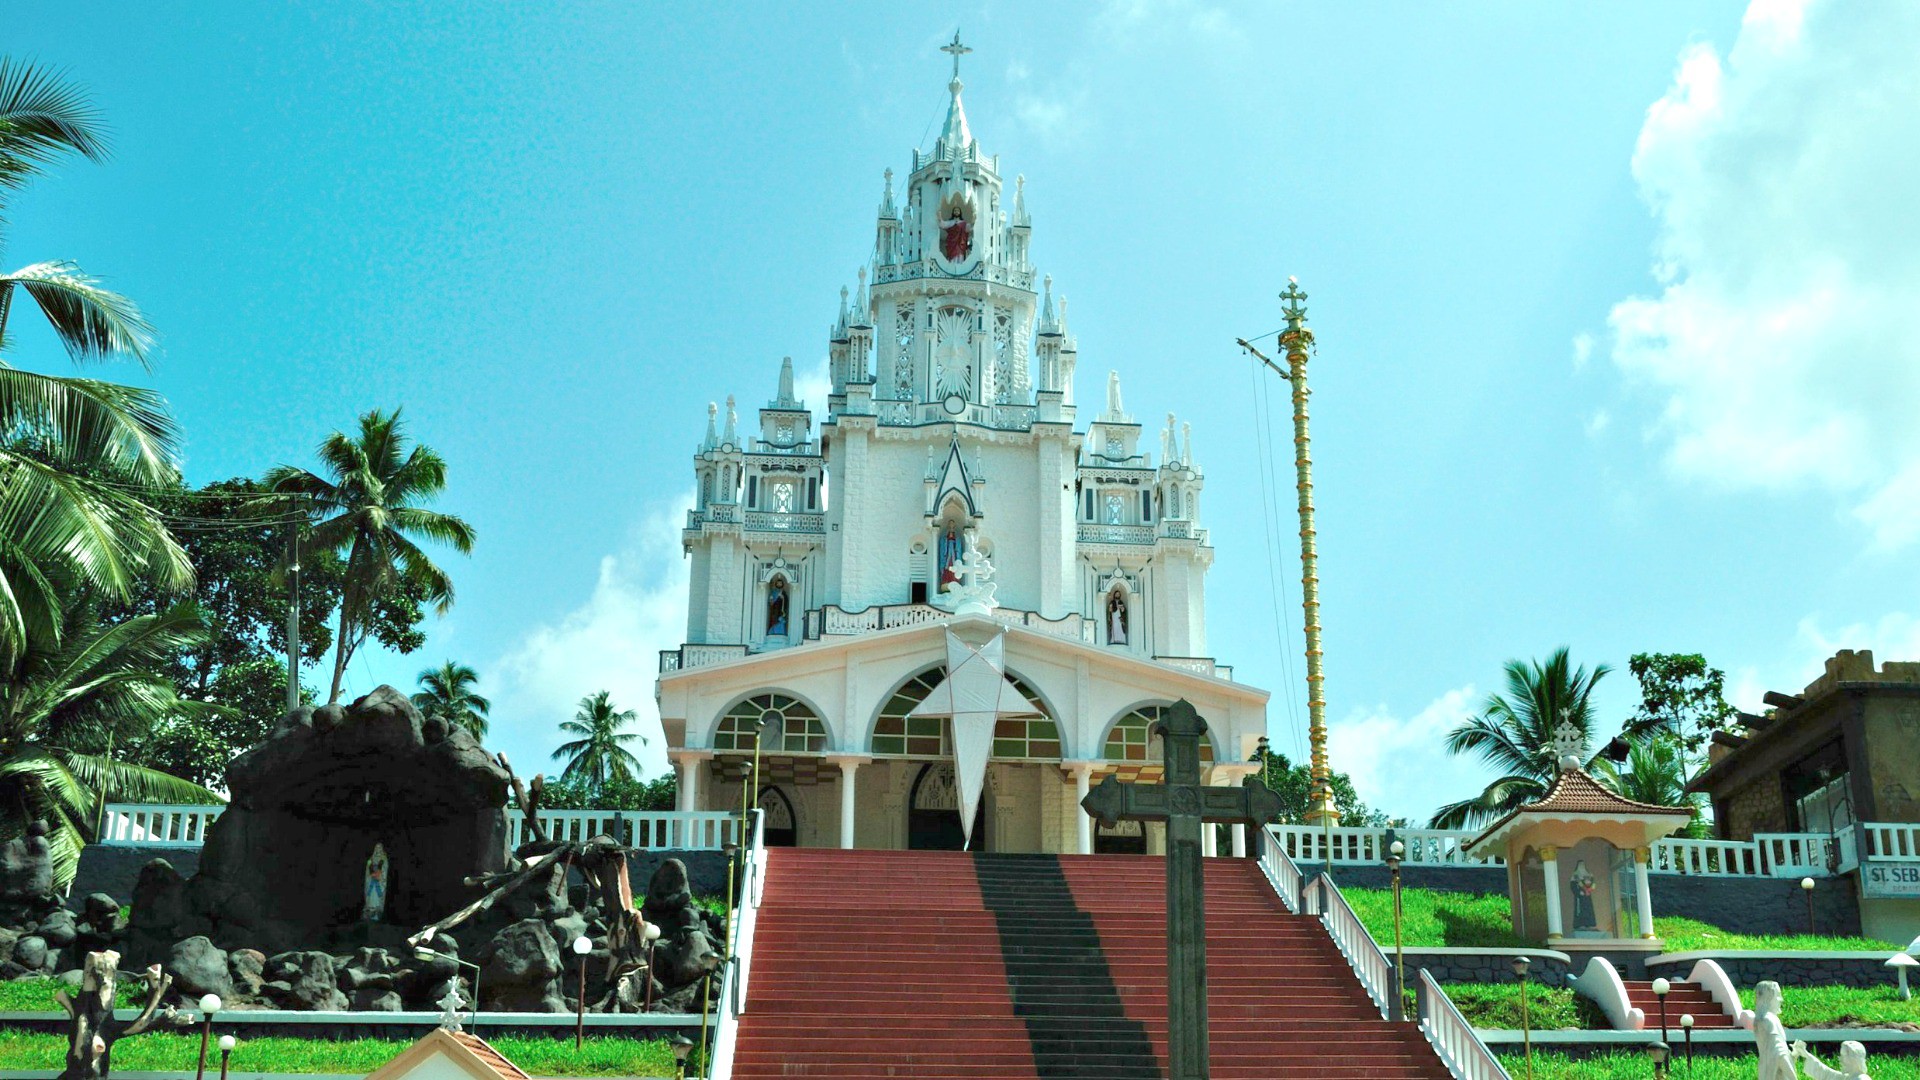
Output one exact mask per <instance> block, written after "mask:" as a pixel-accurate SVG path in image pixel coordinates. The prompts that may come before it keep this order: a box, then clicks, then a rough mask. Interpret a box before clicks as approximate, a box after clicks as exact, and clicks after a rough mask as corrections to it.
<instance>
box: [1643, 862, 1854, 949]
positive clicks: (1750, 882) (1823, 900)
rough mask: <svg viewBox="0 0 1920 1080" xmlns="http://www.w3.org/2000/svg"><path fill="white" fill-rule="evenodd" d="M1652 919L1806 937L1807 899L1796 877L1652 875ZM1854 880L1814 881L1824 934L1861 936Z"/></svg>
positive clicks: (1817, 916) (1819, 926)
mask: <svg viewBox="0 0 1920 1080" xmlns="http://www.w3.org/2000/svg"><path fill="white" fill-rule="evenodd" d="M1647 880H1648V882H1649V883H1650V884H1651V885H1652V886H1653V914H1654V916H1655V917H1656V918H1657V917H1659V916H1661V915H1681V916H1684V917H1686V918H1689V919H1699V920H1700V921H1701V922H1706V923H1712V924H1713V925H1715V926H1717V927H1719V928H1721V929H1722V930H1731V931H1733V932H1734V933H1737V934H1804V933H1806V932H1807V897H1806V894H1805V892H1804V891H1803V890H1802V889H1801V888H1800V879H1799V878H1761V877H1704V876H1702V877H1696V876H1692V875H1688V874H1650V875H1648V878H1647ZM1853 881H1854V879H1853V878H1852V877H1842V878H1815V879H1814V882H1815V884H1814V889H1813V921H1814V926H1815V927H1816V929H1817V932H1819V933H1822V934H1838V935H1847V936H1852V935H1857V934H1859V933H1860V899H1859V896H1858V894H1857V893H1856V892H1855V891H1854V885H1853Z"/></svg>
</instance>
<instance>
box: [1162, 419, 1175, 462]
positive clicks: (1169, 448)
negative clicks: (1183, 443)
mask: <svg viewBox="0 0 1920 1080" xmlns="http://www.w3.org/2000/svg"><path fill="white" fill-rule="evenodd" d="M1173 462H1174V453H1173V414H1172V413H1168V414H1167V427H1166V430H1164V431H1162V432H1161V433H1160V464H1162V465H1172V464H1173Z"/></svg>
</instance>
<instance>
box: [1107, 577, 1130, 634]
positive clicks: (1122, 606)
mask: <svg viewBox="0 0 1920 1080" xmlns="http://www.w3.org/2000/svg"><path fill="white" fill-rule="evenodd" d="M1126 643H1127V596H1126V594H1125V593H1123V592H1121V591H1120V590H1119V589H1115V590H1113V591H1112V592H1111V593H1108V594H1107V644H1109V645H1125V644H1126Z"/></svg>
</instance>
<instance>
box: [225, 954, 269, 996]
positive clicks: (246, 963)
mask: <svg viewBox="0 0 1920 1080" xmlns="http://www.w3.org/2000/svg"><path fill="white" fill-rule="evenodd" d="M266 972H267V958H266V957H265V956H264V955H262V954H261V952H260V950H258V949H235V950H233V951H232V952H230V953H228V954H227V976H228V977H229V978H230V979H232V980H233V992H234V993H235V994H237V995H239V996H240V997H241V998H257V997H259V996H260V988H261V986H263V985H265V983H266V981H267V975H266Z"/></svg>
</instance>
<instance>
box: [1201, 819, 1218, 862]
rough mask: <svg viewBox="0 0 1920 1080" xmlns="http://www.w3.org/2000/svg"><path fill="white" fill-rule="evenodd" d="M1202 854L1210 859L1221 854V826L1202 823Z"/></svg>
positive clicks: (1207, 822) (1208, 822)
mask: <svg viewBox="0 0 1920 1080" xmlns="http://www.w3.org/2000/svg"><path fill="white" fill-rule="evenodd" d="M1200 854H1201V855H1203V856H1205V857H1206V858H1209V859H1211V858H1213V857H1215V856H1216V855H1219V854H1220V826H1218V825H1215V824H1214V823H1213V822H1211V821H1203V822H1201V823H1200Z"/></svg>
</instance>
